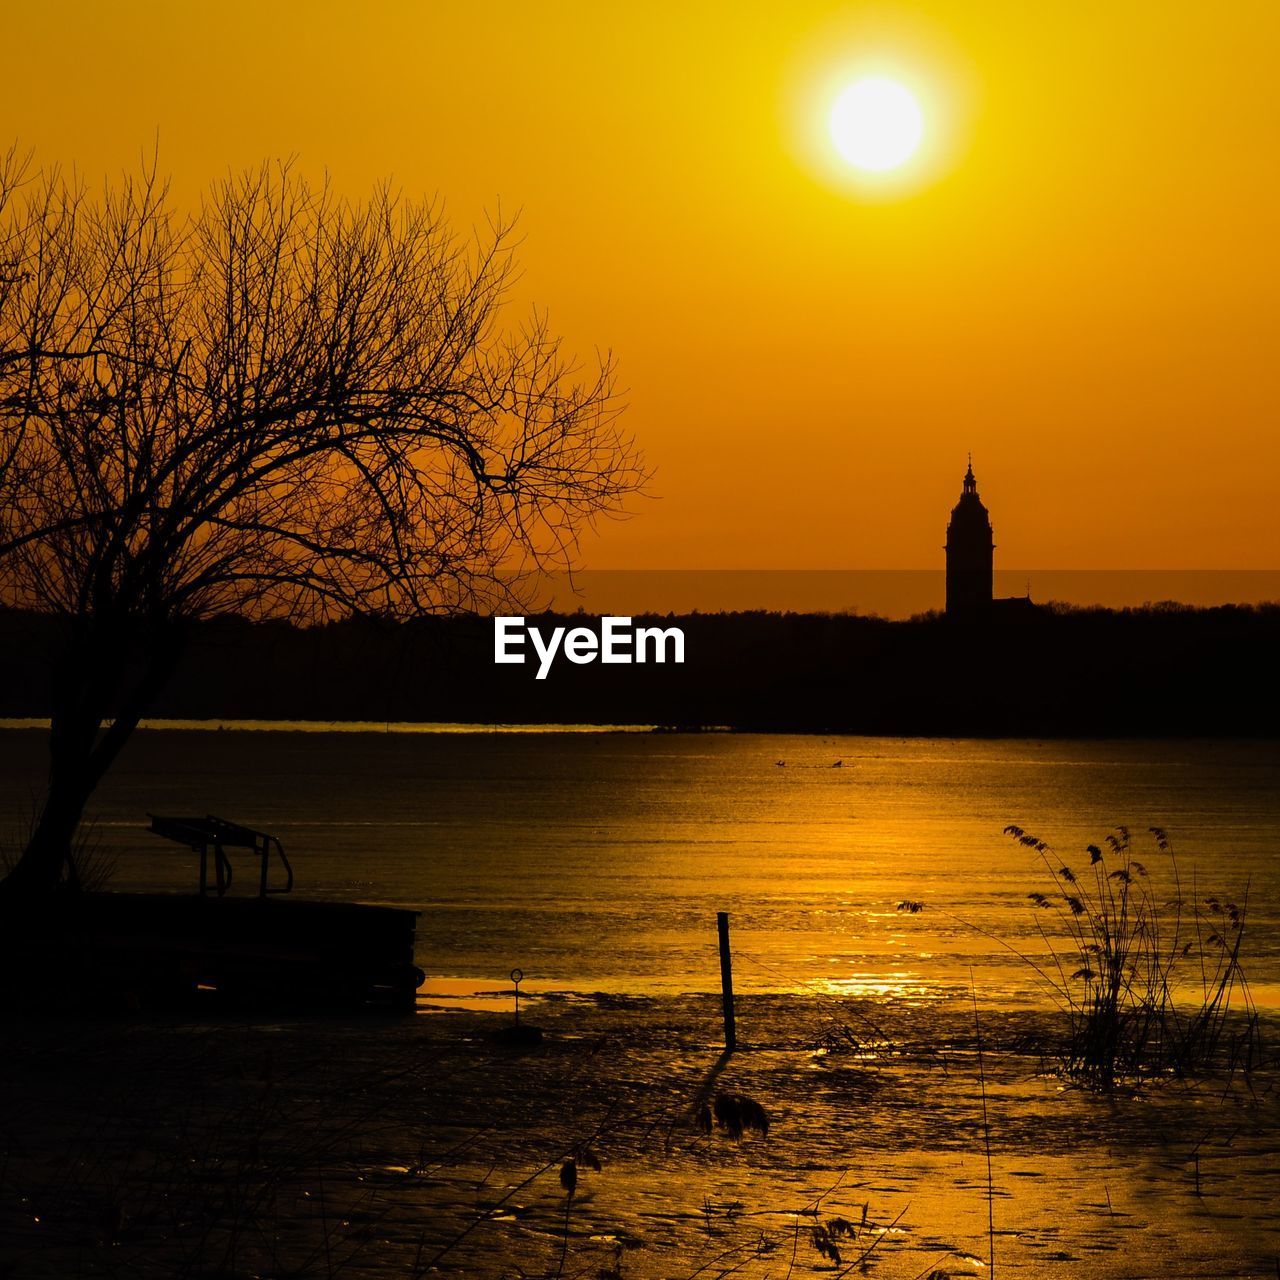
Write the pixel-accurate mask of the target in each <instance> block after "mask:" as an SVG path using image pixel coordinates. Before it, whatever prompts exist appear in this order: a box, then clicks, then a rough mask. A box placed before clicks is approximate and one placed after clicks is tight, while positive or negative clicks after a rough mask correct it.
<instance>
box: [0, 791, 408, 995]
mask: <svg viewBox="0 0 1280 1280" xmlns="http://www.w3.org/2000/svg"><path fill="white" fill-rule="evenodd" d="M150 816H151V826H150V830H151V832H152V833H153V834H155V835H160V836H163V837H165V838H166V839H168V840H172V841H174V842H176V843H178V844H181V845H186V846H187V847H188V848H190V849H191V850H192V851H193V852H195V853H196V854H198V855H199V862H198V868H199V876H198V880H197V883H196V892H194V893H186V894H183V893H67V894H65V895H64V894H60V895H58V898H57V901H56V902H53V901H51V902H48V903H45V904H42V906H41V907H39V908H36V909H34V910H33V911H31V912H27V913H24V914H23V915H22V916H17V917H14V918H11V919H9V920H8V921H6V922H5V927H4V928H3V929H0V1003H3V1004H5V1005H7V1006H8V1007H14V1006H15V1005H16V1006H17V1007H27V1008H32V1009H40V1008H55V1007H63V1008H66V1007H79V1008H88V1009H94V1008H99V1009H117V1010H119V1009H125V1010H132V1009H136V1010H139V1011H147V1010H174V1011H183V1010H193V1009H197V1008H203V1009H210V1010H212V1009H235V1010H259V1011H264V1012H273V1013H274V1012H288V1011H325V1012H355V1011H358V1010H365V1009H382V1010H386V1011H390V1012H397V1013H411V1012H413V1009H414V1006H415V1000H416V992H417V989H418V987H419V985H421V983H422V980H423V975H422V971H421V970H420V969H418V968H417V967H416V966H415V964H414V957H413V951H414V940H415V935H416V931H417V922H418V913H417V912H416V911H410V910H406V909H403V908H399V907H382V906H370V905H367V904H364V903H358V902H327V901H317V900H306V899H299V898H298V897H296V896H294V895H293V894H292V893H291V892H290V891H291V890H292V889H293V884H294V874H293V868H292V866H291V865H290V863H289V860H288V858H286V857H285V854H284V849H283V847H282V846H281V844H280V842H279V840H277V839H276V838H275V837H274V836H270V835H267V834H266V833H264V832H261V831H255V830H253V829H252V828H249V827H242V826H240V825H238V824H236V823H232V822H227V821H226V820H225V819H222V818H217V817H213V816H212V815H209V816H206V817H203V818H193V817H183V818H172V817H160V816H156V815H150ZM228 850H233V851H234V850H245V851H249V852H250V854H251V856H252V857H254V858H255V859H257V860H258V864H259V865H258V866H257V867H256V868H255V874H254V876H253V879H252V880H250V881H249V886H250V888H249V894H248V895H245V894H241V895H237V894H236V893H235V892H233V891H232V886H233V882H234V883H235V884H240V883H241V882H242V880H243V877H235V875H234V871H233V866H232V862H231V859H230V857H229V856H228ZM249 895H252V896H249Z"/></svg>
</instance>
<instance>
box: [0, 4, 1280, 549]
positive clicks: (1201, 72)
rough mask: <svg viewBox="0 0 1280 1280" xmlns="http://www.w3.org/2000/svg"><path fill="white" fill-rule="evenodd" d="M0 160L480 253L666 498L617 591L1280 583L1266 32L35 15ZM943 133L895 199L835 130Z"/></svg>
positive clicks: (32, 9)
mask: <svg viewBox="0 0 1280 1280" xmlns="http://www.w3.org/2000/svg"><path fill="white" fill-rule="evenodd" d="M4 30H5V43H6V45H7V46H8V49H9V55H8V57H7V58H6V60H5V61H6V67H5V75H4V77H3V79H2V80H0V137H5V136H7V137H9V138H15V139H17V140H18V141H19V142H20V144H21V145H23V146H27V147H32V148H34V149H35V152H36V156H37V159H38V160H39V161H40V162H42V163H52V162H62V163H63V164H65V165H75V166H76V167H77V168H79V169H80V170H81V171H82V172H83V173H85V174H86V175H87V176H89V177H91V178H92V179H94V180H95V181H96V180H97V179H99V178H100V177H101V175H103V174H104V173H115V172H118V171H119V170H120V169H122V168H125V167H129V166H132V165H134V164H136V162H137V159H138V156H139V154H140V152H141V151H142V150H144V149H149V148H150V147H151V146H152V145H153V143H154V140H155V138H156V136H157V134H158V136H159V142H160V149H161V163H162V167H163V168H165V169H166V170H168V171H170V172H172V173H173V175H174V179H175V188H176V190H177V192H178V194H179V195H180V196H182V197H183V198H190V199H194V198H196V197H197V196H198V194H199V191H200V189H201V188H202V187H203V186H204V185H205V184H206V183H207V182H208V181H209V180H210V179H212V178H214V177H216V176H218V175H219V174H221V173H224V172H225V171H226V169H227V168H228V167H231V168H240V167H243V166H247V165H250V164H254V163H256V162H257V161H259V160H261V159H263V158H265V157H277V156H287V155H292V154H296V155H297V156H298V158H299V163H300V165H301V167H302V168H303V169H304V170H305V171H308V172H319V171H321V170H322V169H324V168H326V167H327V168H328V169H329V170H330V172H331V173H332V175H333V179H334V181H335V183H336V185H337V186H338V187H340V188H341V189H343V190H344V191H350V192H352V193H353V194H354V193H358V192H360V191H362V190H364V189H366V188H367V187H368V186H369V185H370V184H371V183H372V182H373V181H375V180H376V179H378V178H380V177H383V176H386V175H394V177H395V178H396V179H397V180H398V181H399V183H400V184H402V185H403V187H404V188H405V189H406V190H407V191H409V192H411V193H414V194H419V193H439V194H440V195H441V196H442V197H444V198H445V200H446V201H447V202H448V206H449V208H450V210H451V211H452V213H453V216H454V218H455V220H456V221H458V222H460V223H469V222H471V221H472V220H474V219H475V218H477V217H479V216H481V215H482V213H483V211H484V210H485V209H486V208H493V207H494V206H495V205H496V204H497V202H498V201H499V200H501V202H502V205H503V207H504V208H505V209H515V208H520V209H522V210H523V214H522V228H523V234H524V237H525V241H524V246H523V249H522V251H521V258H522V262H523V265H524V267H525V275H524V278H523V280H522V282H521V286H520V294H521V298H522V301H530V300H536V301H537V302H538V303H540V304H542V305H544V306H545V307H546V308H547V309H548V310H549V312H550V316H551V320H552V323H553V326H555V327H558V328H559V329H560V331H562V332H563V333H564V334H565V335H566V337H567V339H568V340H569V342H570V343H571V345H573V346H574V347H575V348H576V349H578V350H581V351H583V352H586V353H588V354H590V352H591V351H592V349H593V347H595V346H597V345H598V346H600V347H610V348H612V349H613V350H614V352H615V353H616V354H617V357H618V360H619V363H620V368H621V377H622V382H623V384H624V385H625V386H626V388H627V400H628V402H629V405H630V408H629V411H628V422H629V425H630V427H631V429H632V430H633V431H634V432H635V433H636V435H637V436H638V437H639V438H640V440H641V441H642V443H643V445H644V447H645V449H646V451H647V454H648V457H649V460H650V461H651V463H652V464H653V465H654V467H655V468H656V474H655V478H654V481H653V485H652V490H653V498H652V500H642V501H640V502H638V503H637V504H636V513H637V514H636V518H635V519H633V520H631V521H629V522H627V523H625V524H619V525H606V526H604V527H603V528H602V530H601V531H600V533H599V536H598V537H594V538H591V539H588V541H587V543H586V545H585V548H584V552H585V557H586V560H587V562H588V564H589V565H591V566H594V567H612V568H621V567H645V568H669V567H725V568H734V567H739V568H809V569H812V568H841V567H845V568H877V567H886V568H904V567H911V568H928V567H935V566H937V565H939V564H940V561H941V546H942V541H943V530H944V526H945V523H946V518H947V513H948V511H949V509H950V506H951V504H952V503H953V502H954V501H955V498H956V496H957V494H958V491H959V485H960V478H961V475H962V473H963V471H964V464H965V454H966V451H968V450H970V449H971V450H972V451H973V454H974V466H975V470H976V472H977V475H978V480H979V484H980V488H981V491H982V495H983V497H984V499H985V500H986V501H987V503H988V505H989V506H990V507H991V509H992V516H993V522H994V525H995V531H996V540H997V543H998V545H999V548H1000V549H999V551H998V552H997V556H998V563H999V564H1001V565H1003V566H1006V567H1019V566H1021V567H1026V568H1035V567H1039V568H1107V567H1124V568H1138V567H1144V568H1145V567H1168V568H1174V567H1184V568H1196V567H1199V568H1275V567H1277V566H1280V436H1278V435H1277V430H1276V428H1277V420H1278V410H1280V306H1278V305H1277V297H1278V287H1280V164H1277V157H1278V155H1280V81H1278V80H1277V76H1276V72H1275V65H1276V54H1277V51H1278V50H1280V5H1277V4H1275V3H1274V2H1271V0H1268V2H1265V3H1263V2H1259V3H1225V4H1217V5H1210V4H1207V3H1172V4H1171V3H1167V2H1166V3H1137V2H1133V3H1117V2H1116V0H1111V2H1110V3H1080V2H1073V3H1069V4H1068V3H1049V2H1046V3H1037V4H1027V3H1025V2H1023V3H1012V2H1010V3H982V2H981V0H949V2H935V3H924V4H919V5H901V6H899V5H893V4H887V5H876V6H867V5H859V4H843V5H834V4H820V3H805V2H804V0H796V2H793V3H788V4H785V5H783V4H778V3H773V4H747V3H741V4H733V5H730V4H717V5H712V4H664V3H652V2H651V3H645V4H622V3H618V4H607V5H602V4H599V3H598V2H595V3H551V4H545V5H529V4H502V3H495V4H490V5H485V6H476V5H471V4H465V5H463V4H456V5H455V4H443V3H442V4H429V3H387V4H375V3H371V4H352V3H349V2H348V3H341V4H327V3H307V4H296V5H287V4H274V5H271V4H262V3H261V2H260V0H259V3H256V4H238V3H220V4H217V5H199V6H196V5H184V4H172V3H164V4H161V3H155V4H123V3H116V4H104V5H99V4H91V3H88V2H87V0H86V2H85V3H83V4H78V5H73V4H63V5H59V4H54V3H48V4H39V5H27V6H21V7H14V8H11V9H10V10H9V11H8V12H7V13H6V15H5V20H4ZM864 69H871V70H885V69H887V70H888V71H890V72H892V74H894V75H895V76H898V77H899V78H900V79H901V80H902V82H903V83H904V84H906V85H908V87H909V88H911V89H912V91H913V93H914V94H915V95H916V96H917V98H918V99H919V102H920V105H921V110H922V112H923V117H924V130H925V132H924V142H923V144H922V147H921V151H920V153H919V155H918V156H917V157H916V159H915V161H913V162H908V164H907V165H906V166H904V168H903V170H902V173H901V175H900V176H897V177H894V178H893V179H892V180H890V181H888V182H887V183H885V184H883V185H880V186H876V187H868V186H866V185H860V184H859V183H858V182H857V181H855V180H854V176H853V174H852V173H851V172H850V171H849V169H848V167H847V165H845V164H844V162H842V161H841V160H840V158H839V156H838V154H837V152H836V151H835V148H834V146H833V144H832V142H831V140H830V137H829V136H828V133H827V112H828V111H829V109H830V105H831V101H832V95H833V93H835V92H836V91H837V90H838V89H839V88H840V87H841V86H842V85H843V84H845V83H846V82H847V81H848V80H849V79H851V78H853V77H854V76H856V75H857V74H860V73H861V71H862V70H864Z"/></svg>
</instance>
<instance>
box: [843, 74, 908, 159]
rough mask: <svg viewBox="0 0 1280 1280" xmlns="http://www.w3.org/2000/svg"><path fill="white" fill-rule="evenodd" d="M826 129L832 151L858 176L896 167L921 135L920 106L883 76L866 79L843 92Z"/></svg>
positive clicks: (900, 86)
mask: <svg viewBox="0 0 1280 1280" xmlns="http://www.w3.org/2000/svg"><path fill="white" fill-rule="evenodd" d="M827 125H828V128H829V129H830V132H831V141H832V142H834V143H835V147H836V150H837V151H838V152H839V153H840V154H841V155H842V156H843V157H844V159H845V160H847V161H848V162H849V163H850V164H851V165H853V167H854V168H855V169H861V170H862V171H863V172H864V173H884V172H886V171H887V170H889V169H897V168H898V167H899V166H901V165H903V164H905V163H906V162H907V161H908V160H910V159H911V157H912V156H913V155H914V154H915V152H916V149H917V148H918V147H919V146H920V141H921V139H922V138H923V137H924V113H923V112H922V111H921V110H920V104H919V103H918V102H917V101H916V100H915V98H914V97H913V96H912V95H911V93H910V92H909V91H908V90H907V89H905V88H904V87H903V86H902V85H901V84H899V83H898V82H897V81H896V80H890V79H889V78H888V77H886V76H866V77H864V78H863V79H860V80H855V81H854V82H853V83H852V84H851V85H849V86H848V87H847V88H846V89H844V90H843V92H841V94H840V95H839V97H837V98H836V100H835V103H834V105H833V106H832V108H831V114H830V116H829V117H828V121H827Z"/></svg>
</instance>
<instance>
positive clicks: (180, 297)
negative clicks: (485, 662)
mask: <svg viewBox="0 0 1280 1280" xmlns="http://www.w3.org/2000/svg"><path fill="white" fill-rule="evenodd" d="M8 172H9V174H10V180H9V182H8V185H7V194H8V201H7V206H6V208H5V209H4V211H3V223H2V224H0V245H3V246H4V256H5V258H6V259H7V265H6V267H5V280H6V281H7V283H6V285H5V286H4V292H2V293H0V415H2V417H0V429H2V431H3V450H2V452H0V457H3V458H5V459H6V467H5V472H4V474H3V477H2V478H0V491H2V498H3V501H2V502H0V511H2V515H0V598H2V599H3V601H4V603H6V604H9V605H11V606H16V607H19V608H24V609H34V610H39V611H44V612H48V613H54V614H56V615H58V616H59V617H60V618H62V619H65V621H66V644H65V647H64V649H63V651H62V652H61V653H60V654H59V655H57V665H56V671H55V682H54V683H55V692H54V707H53V718H52V728H51V733H50V738H49V749H50V761H49V765H50V768H49V784H48V791H47V794H46V797H45V800H44V804H43V807H42V809H41V811H40V814H39V818H38V821H37V823H36V826H35V828H34V831H33V834H32V836H31V838H30V841H29V843H28V844H27V847H26V849H25V851H24V853H23V855H22V857H21V859H20V861H19V863H18V864H17V866H16V868H15V869H14V871H13V872H12V874H11V875H10V877H9V880H8V881H7V882H6V885H5V886H4V888H5V891H6V892H7V893H9V894H12V893H14V892H17V891H19V890H32V891H43V890H48V889H50V888H52V887H53V886H55V885H56V884H57V883H58V881H59V880H60V879H61V878H62V876H63V875H64V874H65V873H68V872H69V874H71V875H72V876H73V875H74V868H73V867H71V866H70V858H69V849H70V847H71V842H72V838H73V836H74V833H75V830H76V828H77V826H78V824H79V821H80V819H81V816H82V813H83V811H84V808H85V805H86V802H87V801H88V799H89V797H90V795H91V794H92V792H93V789H94V787H95V786H96V785H97V783H98V782H99V780H100V779H101V778H102V776H103V774H104V772H105V771H106V770H107V769H108V768H109V766H110V765H111V763H112V761H113V760H114V759H115V758H116V756H117V755H118V753H119V751H120V748H121V746H122V745H123V743H124V742H125V740H126V739H127V738H128V736H129V734H130V733H131V732H132V731H133V729H134V728H135V727H136V726H137V723H138V720H139V718H140V717H141V716H142V715H143V714H144V712H145V710H146V708H147V706H148V704H149V702H150V700H151V698H152V697H153V695H154V694H155V693H156V691H157V690H158V689H159V687H160V686H161V685H162V683H163V682H164V680H165V679H166V677H167V676H168V675H169V673H170V672H171V670H172V668H173V665H174V663H175V661H176V659H177V656H178V654H179V652H180V649H181V645H182V637H183V627H184V624H186V623H188V622H189V621H190V620H192V619H197V618H202V617H209V616H211V615H214V614H218V613H224V612H236V613H241V614H247V615H250V616H256V617H287V618H290V619H294V620H298V619H303V620H324V619H328V618H332V617H336V616H343V615H350V614H353V613H368V614H375V615H388V616H406V615H412V614H417V613H421V612H424V611H442V610H453V609H457V608H461V607H466V606H473V605H476V604H479V603H483V602H486V601H492V600H494V599H496V598H500V597H502V596H504V595H509V594H510V593H511V592H512V591H513V590H514V589H516V587H515V585H514V583H516V582H518V579H513V576H512V571H513V570H518V569H528V568H530V567H533V566H534V565H537V564H542V563H547V562H548V561H550V562H554V563H557V564H560V565H562V566H563V565H565V564H567V563H569V562H570V561H571V559H572V556H573V552H574V549H575V545H576V543H575V539H576V536H577V533H578V531H579V530H580V528H581V527H582V525H583V522H585V521H590V520H591V519H592V518H593V517H595V516H597V515H600V514H611V513H616V512H618V511H619V510H620V504H621V502H622V501H623V499H624V498H625V497H626V495H627V494H628V493H631V492H633V491H634V490H635V489H636V488H637V487H638V486H639V485H640V483H641V482H642V480H643V475H642V470H641V464H640V460H639V456H638V454H637V452H636V450H635V448H634V445H633V442H632V441H631V439H630V438H629V437H628V436H626V435H625V434H623V433H622V432H621V431H620V429H619V426H618V412H619V406H618V404H617V402H616V399H615V397H614V392H613V375H612V370H611V363H610V360H609V359H608V358H604V359H602V360H600V361H598V362H597V365H596V367H594V368H593V369H591V370H590V371H589V372H587V373H586V374H585V375H583V374H580V373H579V372H578V371H577V370H576V369H575V368H574V367H573V366H571V365H570V364H568V363H567V362H566V359H565V358H564V356H563V355H562V354H561V350H560V344H559V342H558V340H557V339H555V338H554V337H553V336H552V335H551V334H550V333H549V332H548V331H547V328H546V326H545V323H544V321H543V320H542V319H541V318H539V317H537V316H535V317H534V318H533V319H532V320H531V321H529V322H528V323H526V324H525V325H524V326H523V327H522V328H520V329H518V330H517V331H514V332H512V331H510V330H508V329H506V328H504V327H503V326H502V325H501V323H500V311H501V309H502V307H503V303H504V301H505V299H506V295H507V292H508V286H509V284H510V282H511V279H512V270H513V265H512V253H511V226H510V224H509V223H505V222H499V223H496V224H491V225H490V226H489V227H488V228H487V230H486V231H485V232H484V233H483V234H480V235H477V236H475V237H473V238H472V239H470V240H467V241H463V240H460V239H459V238H458V237H456V236H455V235H454V233H453V232H452V231H451V230H450V228H449V226H448V225H447V223H446V221H445V220H444V218H443V216H442V213H441V210H440V208H439V207H438V206H437V205H435V204H432V203H419V202H415V201H411V200H407V199H404V198H402V197H400V196H398V195H397V194H395V193H394V192H393V191H392V190H391V189H389V188H388V187H385V186H384V187H380V188H378V189H376V190H375V191H374V192H373V194H372V195H371V196H370V198H369V199H368V200H366V201H364V202H362V203H350V202H348V201H346V200H344V199H341V198H339V197H338V196H336V195H335V194H334V193H333V192H332V191H331V190H330V189H329V187H328V186H327V185H325V186H322V187H319V188H315V187H313V186H311V185H308V183H307V182H305V181H304V180H302V179H301V178H300V177H299V176H298V175H297V174H296V173H294V172H292V171H291V170H290V168H289V167H288V166H284V167H280V168H273V167H270V166H267V167H264V168H263V169H261V170H260V171H258V172H255V173H251V174H249V175H247V176H244V177H240V178H232V179H228V180H226V181H223V182H221V183H220V184H218V185H217V186H216V187H215V188H214V189H213V190H212V192H211V193H210V194H209V195H208V196H207V197H206V199H205V201H204V203H203V205H202V206H201V208H200V210H199V212H198V213H197V214H194V215H191V216H188V217H180V216H179V215H178V214H177V213H176V212H175V211H174V210H173V209H172V208H171V202H170V199H169V197H168V194H167V190H166V188H165V186H164V184H162V183H160V182H159V181H157V179H156V176H155V172H154V170H146V169H144V170H143V172H142V173H141V174H140V176H138V177H136V178H133V179H129V180H124V181H122V182H121V183H119V184H116V185H115V186H112V187H109V188H108V189H107V190H106V191H105V192H104V194H103V195H102V196H101V197H99V198H90V197H89V196H87V195H86V194H85V192H84V191H83V190H82V189H80V188H76V187H74V186H72V185H70V184H68V183H67V182H65V181H64V180H63V179H62V178H60V177H59V176H58V175H56V174H55V175H53V176H51V177H46V178H44V179H42V180H40V181H38V182H33V183H32V184H30V189H29V190H28V191H27V192H23V193H16V192H15V191H14V187H15V186H16V185H17V181H18V180H19V179H20V178H21V169H20V165H19V164H18V163H17V161H16V160H14V159H12V158H11V159H10V162H9V169H8ZM19 195H21V196H22V198H21V199H19V198H18V196H19Z"/></svg>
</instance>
